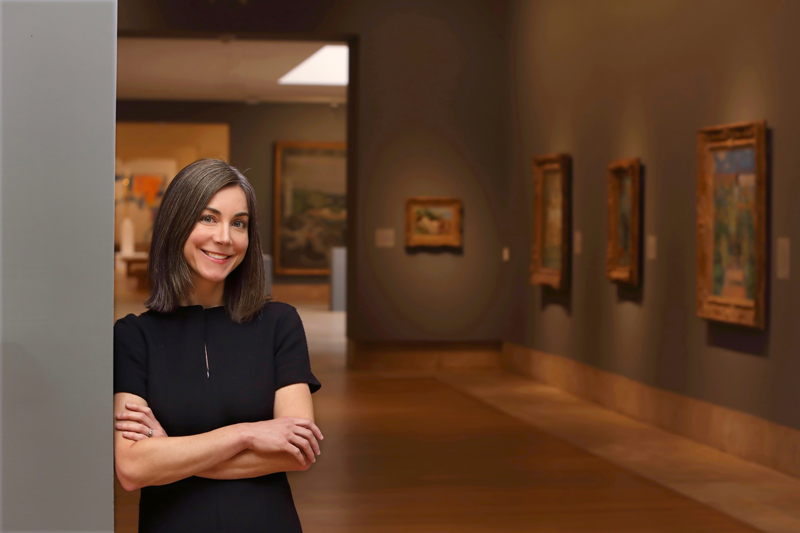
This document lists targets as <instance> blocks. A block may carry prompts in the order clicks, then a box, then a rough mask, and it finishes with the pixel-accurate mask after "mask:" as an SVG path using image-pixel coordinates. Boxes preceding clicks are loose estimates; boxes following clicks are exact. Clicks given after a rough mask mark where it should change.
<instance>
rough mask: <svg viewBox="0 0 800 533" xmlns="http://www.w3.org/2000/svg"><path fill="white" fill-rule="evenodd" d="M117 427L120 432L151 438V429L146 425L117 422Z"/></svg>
mask: <svg viewBox="0 0 800 533" xmlns="http://www.w3.org/2000/svg"><path fill="white" fill-rule="evenodd" d="M116 427H117V429H118V430H120V431H128V432H133V433H140V434H142V435H144V436H145V437H149V436H150V428H149V427H147V426H145V425H144V424H135V423H132V422H127V423H126V422H117V423H116Z"/></svg>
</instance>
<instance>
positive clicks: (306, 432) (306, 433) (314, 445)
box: [295, 426, 320, 455]
mask: <svg viewBox="0 0 800 533" xmlns="http://www.w3.org/2000/svg"><path fill="white" fill-rule="evenodd" d="M295 433H296V434H298V435H300V436H301V437H303V438H304V439H306V440H307V441H308V443H309V444H310V445H311V449H312V450H313V451H314V453H315V454H316V455H319V454H320V451H319V443H318V442H317V439H316V437H315V436H314V433H313V432H312V431H311V430H310V429H306V428H304V427H300V426H298V427H297V428H296V429H295Z"/></svg>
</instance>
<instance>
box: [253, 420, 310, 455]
mask: <svg viewBox="0 0 800 533" xmlns="http://www.w3.org/2000/svg"><path fill="white" fill-rule="evenodd" d="M246 427H247V437H248V447H249V448H250V449H251V450H253V451H255V452H259V453H274V452H288V453H290V454H292V455H293V456H294V457H295V459H297V461H298V462H299V463H300V464H301V465H305V464H306V462H308V463H309V464H310V463H314V462H316V460H317V459H316V456H317V455H319V454H320V450H319V442H317V439H319V440H322V439H323V437H322V432H321V431H320V430H319V428H318V427H317V426H316V424H314V423H313V422H312V421H311V420H309V419H307V418H295V417H290V416H284V417H281V418H275V419H273V420H264V421H261V422H252V423H250V424H247V425H246Z"/></svg>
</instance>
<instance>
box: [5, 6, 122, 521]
mask: <svg viewBox="0 0 800 533" xmlns="http://www.w3.org/2000/svg"><path fill="white" fill-rule="evenodd" d="M0 19H1V20H2V24H0V79H1V80H2V85H1V86H0V115H2V132H0V154H1V155H0V188H2V194H0V340H2V343H1V344H0V376H2V377H1V379H0V392H1V394H0V408H1V410H0V413H1V415H2V420H1V421H0V448H1V449H2V454H1V455H2V465H1V466H0V468H1V469H2V480H1V482H2V489H1V490H0V515H2V519H0V530H2V531H52V532H56V531H82V532H88V531H111V530H112V529H113V527H114V517H113V494H114V492H113V491H114V485H113V465H114V458H113V434H114V426H113V420H114V411H113V409H112V395H113V391H112V386H111V381H112V353H111V352H112V326H113V323H114V314H113V313H114V292H113V291H114V279H113V275H114V255H113V253H114V252H113V250H114V228H113V222H112V221H113V220H114V186H113V182H112V181H111V179H110V177H111V175H112V173H113V172H114V98H115V79H116V43H117V38H116V33H117V31H116V3H115V1H114V0H100V1H93V2H86V1H75V2H70V1H61V0H57V1H38V2H15V1H5V2H2V3H0Z"/></svg>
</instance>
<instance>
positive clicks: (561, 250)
mask: <svg viewBox="0 0 800 533" xmlns="http://www.w3.org/2000/svg"><path fill="white" fill-rule="evenodd" d="M571 167H572V159H571V158H570V156H569V155H568V154H552V155H544V156H536V157H534V158H533V220H534V227H533V257H532V261H531V283H532V284H534V285H547V286H550V287H552V288H554V289H558V290H561V289H565V288H566V287H567V285H568V282H569V280H568V274H569V258H570V257H569V255H570V250H569V248H570V172H571Z"/></svg>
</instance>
